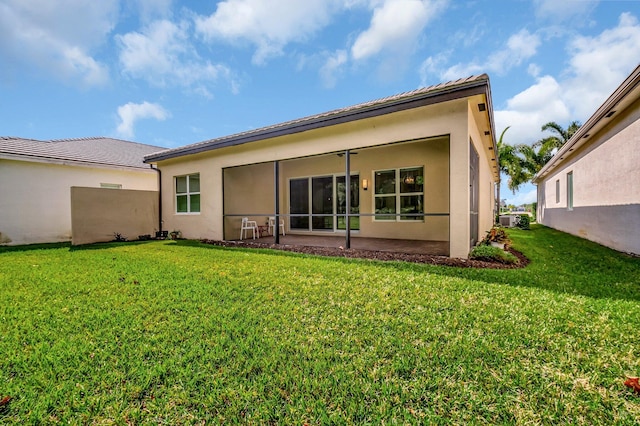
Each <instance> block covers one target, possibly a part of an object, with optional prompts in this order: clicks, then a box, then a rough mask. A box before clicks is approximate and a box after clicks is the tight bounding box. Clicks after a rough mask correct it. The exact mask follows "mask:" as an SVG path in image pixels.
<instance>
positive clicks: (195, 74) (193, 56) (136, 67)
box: [116, 20, 235, 96]
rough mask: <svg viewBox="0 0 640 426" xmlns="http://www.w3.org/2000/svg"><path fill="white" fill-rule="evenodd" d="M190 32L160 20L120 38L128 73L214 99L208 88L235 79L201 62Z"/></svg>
mask: <svg viewBox="0 0 640 426" xmlns="http://www.w3.org/2000/svg"><path fill="white" fill-rule="evenodd" d="M188 29H189V25H188V24H187V23H186V22H184V21H183V22H181V23H179V24H176V23H173V22H171V21H168V20H160V21H155V22H152V23H151V24H149V25H148V26H146V27H145V28H144V29H143V30H142V32H130V33H127V34H124V35H118V36H116V39H117V40H118V42H119V44H120V63H121V65H122V67H123V71H124V73H125V74H128V75H130V76H132V77H136V78H143V79H145V80H147V81H148V82H149V83H150V84H152V85H155V86H159V87H166V86H181V87H185V88H189V89H191V90H193V91H194V92H195V93H199V94H202V95H205V96H211V94H210V92H209V90H208V87H209V86H210V85H211V84H212V83H213V82H215V81H217V80H218V79H219V78H221V77H223V78H227V79H231V78H232V76H231V71H230V70H229V69H228V68H227V67H226V66H224V65H220V64H212V63H211V62H209V61H205V60H203V59H202V58H200V57H199V55H198V53H197V51H196V49H195V48H194V47H193V45H192V44H191V42H190V40H189V34H188ZM232 84H235V83H232Z"/></svg>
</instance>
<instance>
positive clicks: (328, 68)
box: [320, 50, 348, 88]
mask: <svg viewBox="0 0 640 426" xmlns="http://www.w3.org/2000/svg"><path fill="white" fill-rule="evenodd" d="M347 59H348V55H347V51H346V50H337V51H336V52H334V53H333V54H331V55H329V57H328V58H327V60H326V62H325V63H324V65H323V66H322V67H321V68H320V77H321V78H322V82H323V83H324V85H325V87H327V88H332V87H334V86H335V85H336V81H337V75H336V74H339V73H340V72H341V70H342V68H343V67H344V65H345V64H346V63H347Z"/></svg>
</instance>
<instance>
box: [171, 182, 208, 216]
mask: <svg viewBox="0 0 640 426" xmlns="http://www.w3.org/2000/svg"><path fill="white" fill-rule="evenodd" d="M192 176H198V181H199V182H200V173H191V174H188V175H180V176H174V178H173V191H174V201H175V214H179V215H198V214H200V211H201V210H202V196H201V197H200V209H199V210H198V211H197V212H193V211H191V196H192V195H200V191H199V190H198V191H191V177H192ZM180 178H186V179H187V192H178V179H180ZM200 184H201V183H200ZM181 196H186V197H187V211H186V212H179V211H178V197H181Z"/></svg>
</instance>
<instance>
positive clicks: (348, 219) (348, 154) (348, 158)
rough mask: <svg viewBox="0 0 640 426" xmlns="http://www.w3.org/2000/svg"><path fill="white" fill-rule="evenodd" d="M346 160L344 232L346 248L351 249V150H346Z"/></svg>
mask: <svg viewBox="0 0 640 426" xmlns="http://www.w3.org/2000/svg"><path fill="white" fill-rule="evenodd" d="M344 162H345V168H346V171H345V175H344V185H345V187H346V188H345V190H344V192H345V204H346V209H347V212H346V216H345V222H346V227H347V229H346V232H345V233H344V235H345V242H344V248H345V249H349V248H351V151H349V150H346V151H345V155H344Z"/></svg>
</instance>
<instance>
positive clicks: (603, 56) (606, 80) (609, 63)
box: [564, 13, 640, 121]
mask: <svg viewBox="0 0 640 426" xmlns="http://www.w3.org/2000/svg"><path fill="white" fill-rule="evenodd" d="M568 51H569V54H570V66H569V70H568V75H570V78H568V80H567V81H566V82H565V83H564V86H565V97H566V99H567V102H568V104H569V105H570V106H571V108H572V110H573V112H574V116H575V117H576V119H578V120H581V121H584V120H586V119H588V118H589V116H591V114H593V112H595V110H596V109H597V108H598V107H599V106H600V105H601V104H602V102H604V101H605V99H606V98H607V97H608V96H609V95H610V94H611V93H612V92H613V90H615V88H616V87H617V86H618V85H619V84H620V83H621V82H622V81H623V80H624V79H625V78H626V77H627V75H629V73H630V72H631V71H632V70H633V69H634V68H635V67H636V66H637V65H638V58H640V24H639V23H638V19H637V18H636V17H634V16H633V15H631V14H629V13H623V14H622V15H620V19H619V21H618V25H617V26H616V27H614V28H612V29H609V30H605V31H603V32H602V33H601V34H599V35H597V36H596V37H576V38H575V39H574V40H572V41H571V43H570V44H569V49H568Z"/></svg>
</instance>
